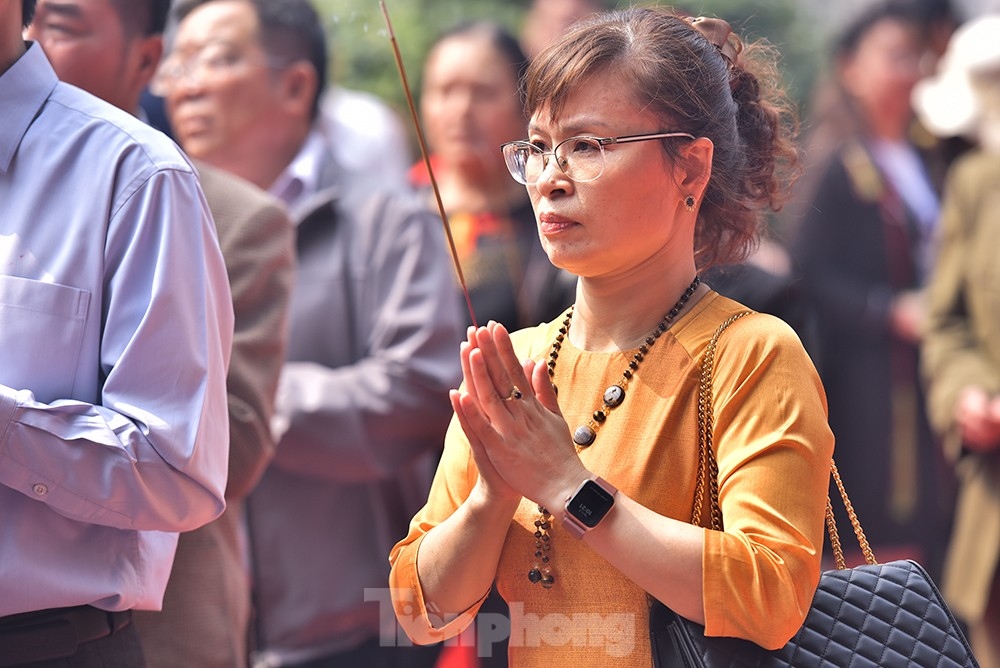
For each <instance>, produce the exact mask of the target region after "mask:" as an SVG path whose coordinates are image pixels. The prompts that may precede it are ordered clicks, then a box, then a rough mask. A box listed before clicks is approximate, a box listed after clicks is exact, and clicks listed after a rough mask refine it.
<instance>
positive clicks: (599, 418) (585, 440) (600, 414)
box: [548, 276, 701, 448]
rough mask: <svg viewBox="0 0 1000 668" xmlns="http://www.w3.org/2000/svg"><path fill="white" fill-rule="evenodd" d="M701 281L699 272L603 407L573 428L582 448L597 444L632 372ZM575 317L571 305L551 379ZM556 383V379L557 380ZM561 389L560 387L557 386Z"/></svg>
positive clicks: (554, 347)
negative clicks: (595, 441)
mask: <svg viewBox="0 0 1000 668" xmlns="http://www.w3.org/2000/svg"><path fill="white" fill-rule="evenodd" d="M700 284H701V277H700V276H695V277H694V280H693V281H691V285H689V286H688V287H687V289H686V290H685V291H684V294H682V295H681V298H680V299H679V300H677V303H676V304H674V307H673V308H672V309H670V310H669V311H668V312H667V314H666V315H665V316H663V319H662V320H661V321H660V322H659V324H657V326H656V329H654V330H653V331H652V332H651V333H650V334H649V336H647V337H646V340H645V342H643V343H642V345H640V346H639V350H638V351H636V353H635V354H634V355H632V359H631V360H629V363H628V366H627V367H625V371H623V372H622V379H621V380H620V381H618V382H617V383H616V384H614V385H612V386H611V387H609V388H608V389H606V390H605V391H604V397H603V400H604V401H603V404H602V405H601V407H600V408H598V409H597V410H596V411H594V414H593V415H592V416H591V419H590V422H589V423H588V424H584V425H580V426H579V427H577V428H576V431H574V432H573V442H574V443H576V444H577V445H578V446H579V447H580V448H586V447H589V446H591V445H593V443H594V440H595V439H597V429H598V428H599V427H600V426H601V425H602V424H603V423H604V421H605V420H607V419H608V413H610V412H611V410H612V409H613V408H615V407H616V406H620V405H621V403H622V402H623V401H625V390H626V389H627V388H628V383H629V381H630V380H632V376H633V375H634V374H635V372H636V371H637V370H638V369H639V365H640V364H641V363H642V361H643V360H644V359H645V358H646V354H647V353H648V352H649V349H650V348H651V347H652V346H653V344H654V343H656V340H657V339H659V338H660V337H661V336H662V335H663V333H664V332H666V331H667V329H669V327H670V323H671V322H673V320H674V318H676V317H677V314H678V313H680V312H681V309H683V308H684V305H685V304H687V302H688V300H689V299H691V295H693V294H694V291H695V290H697V289H698V286H699V285H700ZM572 319H573V309H572V307H571V308H570V310H569V312H567V313H566V319H565V320H563V322H562V326H561V327H560V328H559V334H558V335H557V336H556V340H555V341H553V342H552V349H551V350H550V351H549V362H548V367H549V379H550V380H551V379H552V378H553V377H554V376H555V373H556V360H557V359H558V358H559V350H560V349H561V348H562V344H563V341H564V340H565V339H566V335H567V334H568V333H569V325H570V322H571V321H572ZM553 387H555V383H553ZM556 391H557V392H558V388H556Z"/></svg>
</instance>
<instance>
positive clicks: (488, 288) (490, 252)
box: [410, 22, 576, 328]
mask: <svg viewBox="0 0 1000 668" xmlns="http://www.w3.org/2000/svg"><path fill="white" fill-rule="evenodd" d="M526 66H527V60H526V58H525V56H524V54H523V53H522V52H521V49H520V47H519V46H518V43H517V40H516V39H515V38H514V37H513V36H512V35H510V34H509V33H508V32H506V31H505V30H504V29H503V28H501V27H499V26H497V25H495V24H492V23H488V22H477V23H465V24H461V25H459V26H457V27H455V28H453V29H451V30H449V31H448V32H446V33H444V34H443V35H442V36H441V37H440V38H438V40H437V41H436V42H435V43H434V45H433V46H432V47H431V50H430V53H429V54H428V56H427V60H426V63H425V65H424V77H423V85H422V92H421V99H420V108H421V115H422V116H423V120H424V128H425V130H426V133H427V142H428V144H429V146H430V150H431V153H432V156H433V157H432V166H433V169H434V177H435V179H436V180H437V184H438V187H439V189H440V192H441V199H442V201H443V203H444V206H445V210H446V212H447V214H448V219H449V222H450V224H451V228H452V234H453V237H454V240H455V245H456V248H457V250H458V255H459V259H460V260H461V263H462V269H463V273H464V275H465V278H466V281H467V283H468V287H469V292H470V296H471V298H472V306H473V310H474V311H475V313H476V319H477V320H478V321H479V322H487V321H488V320H497V321H500V322H506V323H510V324H511V326H513V327H518V328H520V327H528V326H532V325H537V324H538V323H540V322H542V321H544V320H548V319H550V318H553V317H555V316H556V315H558V314H559V313H560V312H561V311H562V310H563V309H564V308H566V307H567V306H569V304H571V303H572V301H573V293H574V290H575V283H576V281H575V278H574V277H573V276H571V275H569V274H568V273H566V272H562V271H559V270H558V269H556V268H555V267H553V266H552V263H551V262H549V259H548V257H546V255H545V252H544V251H543V250H542V246H541V244H540V243H539V240H538V232H537V230H536V229H535V218H534V214H533V213H532V211H531V202H530V201H529V200H528V196H527V194H526V193H525V191H524V188H523V187H522V186H521V185H519V184H518V183H515V182H514V181H512V180H511V178H510V176H509V174H508V173H507V168H506V167H505V166H504V161H503V156H502V155H501V154H500V145H501V144H503V143H504V142H508V141H511V140H513V139H518V138H520V137H521V136H522V135H523V134H524V128H525V124H526V122H527V119H526V118H525V116H524V109H523V106H522V103H521V96H520V95H519V92H518V81H519V79H520V76H521V74H522V73H523V71H524V68H525V67H526ZM410 176H411V181H412V182H413V183H414V185H416V186H417V187H418V188H422V189H423V190H424V191H425V193H426V196H427V202H428V206H429V207H433V208H434V210H435V211H436V210H437V205H436V202H435V201H434V196H433V193H432V192H431V189H430V182H429V177H428V175H427V170H426V167H425V166H424V164H423V163H422V162H421V163H418V164H417V165H416V166H414V168H413V169H412V170H411V173H410ZM470 324H471V323H470Z"/></svg>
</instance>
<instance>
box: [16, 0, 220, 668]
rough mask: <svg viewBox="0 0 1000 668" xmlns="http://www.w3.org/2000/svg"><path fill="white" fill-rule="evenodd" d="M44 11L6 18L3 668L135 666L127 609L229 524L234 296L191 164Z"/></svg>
mask: <svg viewBox="0 0 1000 668" xmlns="http://www.w3.org/2000/svg"><path fill="white" fill-rule="evenodd" d="M34 10H35V0H0V119H2V121H0V665H2V666H9V665H31V666H52V665H60V666H64V665H71V666H82V667H90V666H93V667H97V666H130V667H132V666H136V667H141V666H143V665H145V664H144V662H143V653H142V648H141V645H140V643H139V640H138V637H137V634H136V632H135V627H134V626H133V625H132V624H131V623H130V620H131V611H132V610H142V609H156V608H158V607H159V605H160V601H161V598H162V596H163V591H164V588H165V587H166V584H167V578H168V575H169V573H170V567H171V562H172V560H173V556H174V549H175V546H176V544H177V535H178V532H180V531H189V530H192V529H196V528H197V527H199V526H201V525H203V524H205V523H206V522H209V521H210V520H212V519H214V518H215V517H217V516H218V515H219V514H220V513H221V512H222V511H223V508H224V507H225V504H224V499H223V492H224V489H225V485H226V467H227V451H228V438H229V428H228V423H227V420H226V387H225V374H226V367H227V365H228V362H229V354H230V347H231V345H232V335H233V315H232V306H231V298H230V291H229V286H228V282H227V280H226V273H225V267H224V265H223V259H222V255H221V253H220V252H219V246H218V242H217V240H216V238H215V232H214V230H213V229H212V219H211V216H210V214H209V212H208V208H207V206H206V205H205V200H204V196H203V194H202V191H201V188H200V186H199V184H198V179H197V175H196V174H195V171H194V169H193V168H192V167H191V165H190V163H189V162H188V161H187V160H186V158H185V157H184V156H183V155H182V154H181V152H180V151H178V150H177V148H176V146H174V145H173V143H171V142H170V141H168V140H166V139H165V138H164V137H163V135H162V134H160V133H159V132H156V131H154V130H152V129H150V128H148V127H147V126H145V125H144V124H143V123H141V122H139V121H138V120H136V119H135V118H133V117H132V116H130V115H128V114H125V113H123V112H121V111H120V110H118V109H115V108H114V107H113V106H111V105H109V104H107V103H105V102H103V101H101V100H99V99H97V98H96V97H94V96H92V95H89V94H87V93H85V92H83V91H81V90H79V89H77V88H75V87H73V86H69V85H66V84H64V83H61V82H59V81H58V80H57V78H56V74H55V72H54V71H53V70H52V67H51V66H50V64H49V62H48V60H47V59H46V56H45V54H44V53H43V52H42V49H41V47H40V46H39V45H38V44H36V43H32V42H25V41H24V39H23V37H22V29H23V27H24V26H26V25H27V24H28V23H29V22H30V20H31V18H32V15H33V13H34ZM123 74H124V71H123Z"/></svg>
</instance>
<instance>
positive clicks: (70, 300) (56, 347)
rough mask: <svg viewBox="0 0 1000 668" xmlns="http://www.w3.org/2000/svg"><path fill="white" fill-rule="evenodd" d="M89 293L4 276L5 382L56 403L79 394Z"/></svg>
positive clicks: (0, 333) (0, 315)
mask: <svg viewBox="0 0 1000 668" xmlns="http://www.w3.org/2000/svg"><path fill="white" fill-rule="evenodd" d="M89 305H90V292H88V291H86V290H81V289H79V288H73V287H69V286H66V285H59V284H56V283H45V282H42V281H35V280H31V279H27V278H20V277H17V276H0V383H2V384H3V385H6V386H7V387H10V388H12V389H14V390H31V392H32V393H33V394H34V395H35V398H36V399H37V400H38V401H41V402H43V403H52V402H53V401H55V400H56V399H67V398H70V397H72V396H73V395H74V392H73V390H74V385H75V382H76V377H77V373H78V369H79V363H80V348H81V346H82V345H83V338H84V330H85V326H86V323H87V310H88V307H89Z"/></svg>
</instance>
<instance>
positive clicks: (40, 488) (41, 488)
mask: <svg viewBox="0 0 1000 668" xmlns="http://www.w3.org/2000/svg"><path fill="white" fill-rule="evenodd" d="M31 491H32V492H34V493H35V494H37V495H38V496H45V495H46V494H48V493H49V488H48V486H47V485H43V484H42V483H40V482H36V483H35V484H34V485H32V486H31Z"/></svg>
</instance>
